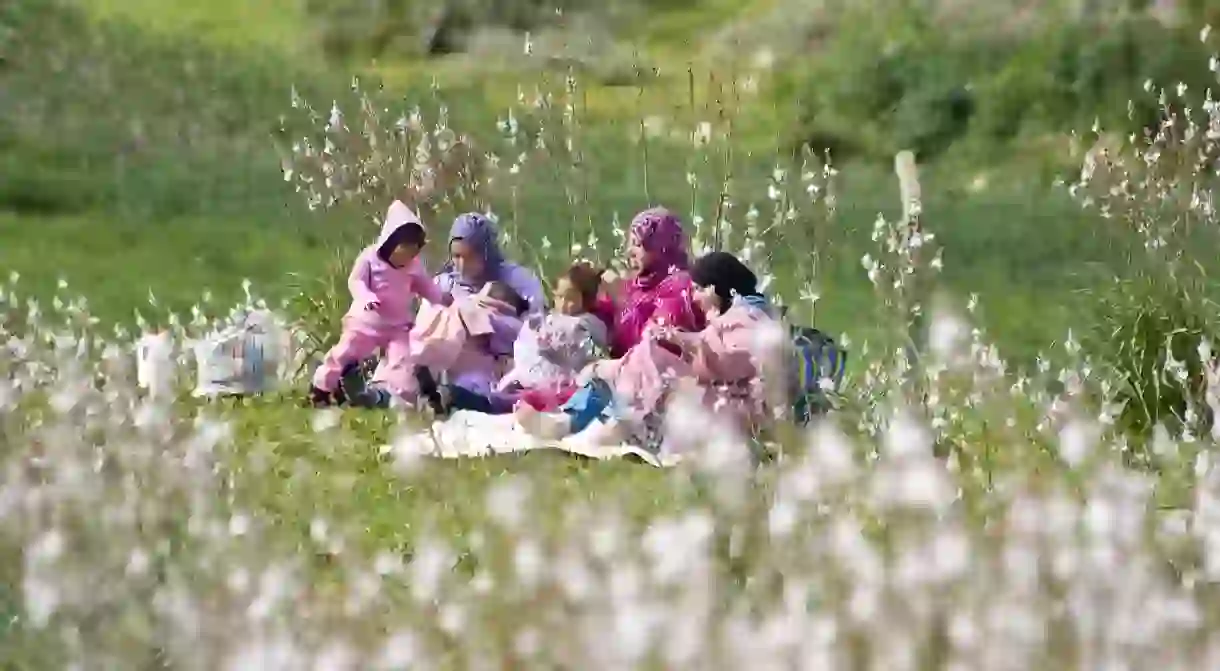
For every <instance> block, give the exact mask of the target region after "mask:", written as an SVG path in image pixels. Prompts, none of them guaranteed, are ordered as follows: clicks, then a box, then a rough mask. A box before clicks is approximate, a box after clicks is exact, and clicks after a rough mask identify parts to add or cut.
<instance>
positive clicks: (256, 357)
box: [193, 312, 284, 396]
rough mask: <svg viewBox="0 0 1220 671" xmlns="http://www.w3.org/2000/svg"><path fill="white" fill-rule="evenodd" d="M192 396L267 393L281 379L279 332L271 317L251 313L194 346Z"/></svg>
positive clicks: (281, 358)
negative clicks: (193, 387) (193, 389)
mask: <svg viewBox="0 0 1220 671" xmlns="http://www.w3.org/2000/svg"><path fill="white" fill-rule="evenodd" d="M193 349H194V352H195V365H196V368H197V370H198V381H197V383H196V386H195V396H221V395H230V394H232V395H249V394H261V393H263V392H266V391H270V390H271V389H272V388H273V387H274V386H275V383H276V382H277V381H278V379H279V378H280V376H281V371H280V367H281V362H282V361H283V359H284V356H283V354H284V352H283V351H282V350H283V339H282V338H281V331H280V328H279V326H278V324H277V323H276V321H275V318H274V316H273V315H270V314H263V313H260V312H253V313H250V314H248V315H245V316H244V317H242V318H241V319H239V320H238V321H237V323H236V324H234V325H233V326H231V327H229V328H227V329H224V330H223V331H220V332H219V333H215V334H213V335H211V336H209V337H207V338H205V339H204V340H202V341H201V342H198V343H196V344H195V345H194V348H193Z"/></svg>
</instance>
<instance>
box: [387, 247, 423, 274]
mask: <svg viewBox="0 0 1220 671" xmlns="http://www.w3.org/2000/svg"><path fill="white" fill-rule="evenodd" d="M419 252H420V249H419V245H414V244H410V243H406V242H400V243H398V246H397V247H395V248H394V249H393V250H391V251H390V254H389V256H388V257H387V260H388V261H389V262H390V264H391V265H394V266H398V267H399V268H401V267H403V266H405V265H407V264H409V263H411V262H412V261H414V260H415V257H417V256H419Z"/></svg>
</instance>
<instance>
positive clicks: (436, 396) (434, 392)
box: [415, 366, 446, 417]
mask: <svg viewBox="0 0 1220 671" xmlns="http://www.w3.org/2000/svg"><path fill="white" fill-rule="evenodd" d="M415 381H416V383H418V384H419V395H420V396H422V397H423V398H424V400H426V401H428V406H429V407H431V408H432V412H433V413H434V414H435V415H436V416H437V417H444V416H445V415H446V408H445V399H444V397H443V396H441V389H440V385H438V384H437V383H436V378H435V377H433V376H432V371H430V370H428V367H427V366H416V367H415Z"/></svg>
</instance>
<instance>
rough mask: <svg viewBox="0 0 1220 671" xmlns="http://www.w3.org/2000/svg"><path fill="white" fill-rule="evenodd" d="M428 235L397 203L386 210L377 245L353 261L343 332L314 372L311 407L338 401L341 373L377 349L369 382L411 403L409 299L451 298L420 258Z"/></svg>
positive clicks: (440, 300) (447, 300)
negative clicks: (380, 352)
mask: <svg viewBox="0 0 1220 671" xmlns="http://www.w3.org/2000/svg"><path fill="white" fill-rule="evenodd" d="M426 241H427V233H426V231H425V230H424V225H423V223H422V222H421V221H420V219H419V216H418V215H416V214H415V213H414V212H412V211H411V209H410V208H408V207H407V206H406V205H405V204H403V203H402V202H401V201H397V200H396V201H394V203H393V204H391V205H390V208H389V210H387V211H386V218H385V223H384V225H383V226H382V229H381V235H380V236H379V237H378V238H377V242H375V243H374V244H373V245H371V246H369V247H367V248H365V249H364V251H362V252H361V253H360V255H359V256H358V257H356V263H355V266H354V267H353V268H352V272H351V275H350V276H349V277H348V281H347V286H348V289H349V290H350V291H351V293H352V305H351V308H350V309H348V311H347V314H346V315H345V316H344V317H343V334H342V335H341V336H340V337H339V342H338V344H336V345H335V346H334V347H333V348H331V350H330V351H329V352H327V353H326V358H325V359H324V360H323V362H322V365H321V366H319V367H318V370H317V371H316V372H315V373H314V377H313V388H312V390H311V392H310V396H311V401H312V402H313V404H314V405H319V406H322V405H330V404H332V403H342V402H343V401H344V400H345V399H344V395H343V393H342V391H341V390H340V379H341V378H342V376H343V372H344V370H345V369H346V368H347V367H348V366H351V365H353V364H356V363H358V362H360V361H362V360H364V359H366V358H368V357H369V356H371V355H373V354H375V353H376V352H377V351H378V350H381V349H384V350H385V356H384V358H383V359H382V361H381V363H380V364H379V365H378V367H377V370H376V372H374V374H373V380H372V381H373V383H375V384H378V385H379V386H381V387H383V388H385V389H386V390H387V391H389V392H390V393H391V394H394V395H396V396H400V397H403V398H406V399H408V400H411V399H413V398H414V396H415V393H416V391H417V389H416V385H415V380H414V368H415V366H414V362H413V361H412V357H411V354H410V347H409V344H410V338H409V334H410V331H411V327H412V325H413V322H414V317H415V314H414V310H413V308H414V305H413V299H414V298H415V297H416V296H419V297H421V298H423V299H424V300H426V301H428V302H430V303H436V304H440V305H448V304H449V303H450V302H452V298H451V297H450V296H449V295H447V294H445V293H443V292H442V291H441V290H440V288H439V287H437V286H436V284H434V283H433V282H432V279H431V278H430V277H429V276H428V271H427V270H426V269H425V268H424V263H423V261H422V260H421V259H420V257H419V254H420V252H421V251H422V250H423V247H424V244H425V243H426Z"/></svg>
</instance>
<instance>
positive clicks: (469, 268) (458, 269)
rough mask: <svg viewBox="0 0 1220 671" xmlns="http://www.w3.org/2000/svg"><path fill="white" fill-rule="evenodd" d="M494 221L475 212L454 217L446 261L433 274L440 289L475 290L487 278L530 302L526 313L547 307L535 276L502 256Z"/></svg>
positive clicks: (456, 293)
mask: <svg viewBox="0 0 1220 671" xmlns="http://www.w3.org/2000/svg"><path fill="white" fill-rule="evenodd" d="M497 237H498V233H497V231H496V225H495V224H494V223H492V221H491V219H488V218H487V217H486V216H484V215H482V214H479V213H477V212H468V213H466V214H463V215H461V216H459V217H458V218H457V219H454V220H453V227H452V228H451V229H449V261H447V262H446V263H445V266H444V268H442V269H441V272H440V273H439V274H438V275H437V276H436V283H437V285H438V286H440V288H441V290H442V291H450V292H453V294H454V296H455V297H457V296H462V295H473V294H477V293H478V292H479V291H480V290H481V289H482V288H483V286H484V285H485V284H487V283H488V282H503V283H505V284H507V285H508V286H509V287H511V288H512V290H513V291H515V292H517V293H518V294H519V295H520V296H521V297H522V298H524V299H525V301H526V302H527V303H528V304H529V310H528V312H527V314H529V313H537V312H542V311H543V310H544V309H546V296H545V295H544V294H543V290H542V283H541V282H540V281H539V280H538V276H537V275H535V274H534V273H533V272H531V271H530V270H529V269H528V268H524V267H522V266H519V265H517V264H515V263H510V262H508V261H505V260H504V255H503V254H502V253H501V252H500V243H499V241H498V240H497Z"/></svg>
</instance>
